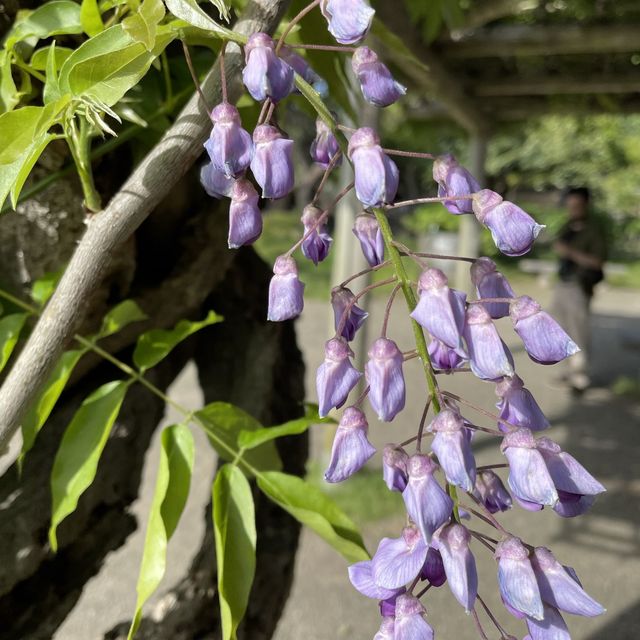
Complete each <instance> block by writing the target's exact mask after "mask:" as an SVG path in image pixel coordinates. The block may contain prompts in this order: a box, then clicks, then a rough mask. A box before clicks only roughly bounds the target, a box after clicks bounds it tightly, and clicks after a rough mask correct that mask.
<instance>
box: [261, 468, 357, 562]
mask: <svg viewBox="0 0 640 640" xmlns="http://www.w3.org/2000/svg"><path fill="white" fill-rule="evenodd" d="M258 486H259V487H260V489H261V491H263V492H264V493H265V494H266V495H267V496H268V497H269V498H270V499H271V500H273V501H274V502H275V503H276V504H278V505H280V506H281V507H282V508H283V509H284V510H285V511H287V512H289V513H290V514H291V515H292V516H293V517H294V518H295V519H296V520H298V522H300V523H302V524H303V525H305V526H307V527H309V528H310V529H313V531H315V532H316V533H317V534H318V535H319V536H320V537H321V538H323V539H324V540H326V541H327V542H328V543H329V544H330V545H331V546H332V547H333V548H334V549H336V551H338V552H339V553H341V554H342V555H343V556H344V557H345V558H346V559H347V560H348V561H349V562H358V561H360V560H368V559H369V554H368V553H367V550H366V548H365V546H364V542H363V541H362V536H361V535H360V532H359V531H358V528H357V527H356V525H355V524H354V523H353V522H352V520H351V519H350V518H349V517H348V516H347V515H346V514H345V513H344V512H343V511H342V509H340V507H338V505H337V504H336V503H335V502H333V500H331V498H329V497H328V496H326V495H325V494H324V493H322V491H320V489H318V488H317V487H314V486H313V485H310V484H309V483H308V482H306V481H305V480H303V479H302V478H298V477H297V476H292V475H288V474H286V473H281V472H279V471H265V472H263V473H262V474H261V475H260V476H258Z"/></svg>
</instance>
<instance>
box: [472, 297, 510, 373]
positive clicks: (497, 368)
mask: <svg viewBox="0 0 640 640" xmlns="http://www.w3.org/2000/svg"><path fill="white" fill-rule="evenodd" d="M464 338H465V342H466V343H467V350H468V352H469V364H470V365H471V370H472V371H473V373H474V374H475V375H476V376H478V378H481V379H482V380H500V379H501V378H502V377H503V376H512V375H514V373H515V371H514V368H513V357H512V356H511V352H510V351H509V349H508V347H507V345H506V344H505V343H504V342H503V341H502V339H501V338H500V335H499V334H498V330H497V329H496V327H495V326H494V324H493V320H492V319H491V316H490V315H489V312H488V311H487V310H486V309H485V308H484V307H483V305H480V304H471V305H469V308H468V309H467V315H466V319H465V325H464Z"/></svg>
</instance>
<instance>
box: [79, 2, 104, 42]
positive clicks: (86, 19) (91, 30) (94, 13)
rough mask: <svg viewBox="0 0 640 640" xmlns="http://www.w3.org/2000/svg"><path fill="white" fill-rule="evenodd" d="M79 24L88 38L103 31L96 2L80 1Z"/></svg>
mask: <svg viewBox="0 0 640 640" xmlns="http://www.w3.org/2000/svg"><path fill="white" fill-rule="evenodd" d="M80 24H81V25H82V29H83V30H84V32H85V33H86V34H87V35H88V36H95V35H96V34H98V33H100V32H101V31H104V23H103V22H102V16H101V15H100V9H99V8H98V0H82V5H81V6H80Z"/></svg>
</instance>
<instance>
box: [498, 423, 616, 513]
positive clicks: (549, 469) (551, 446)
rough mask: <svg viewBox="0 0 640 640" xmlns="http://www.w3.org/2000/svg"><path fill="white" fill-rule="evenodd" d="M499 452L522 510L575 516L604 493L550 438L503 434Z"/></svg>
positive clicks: (523, 432) (522, 430)
mask: <svg viewBox="0 0 640 640" xmlns="http://www.w3.org/2000/svg"><path fill="white" fill-rule="evenodd" d="M500 449H501V451H502V452H503V453H504V455H505V456H506V458H507V460H508V462H509V480H508V482H509V487H510V488H511V491H512V492H513V494H514V496H515V497H516V498H517V499H518V502H519V503H520V504H521V505H522V506H523V507H524V508H528V509H531V510H537V509H541V508H542V507H543V506H549V507H552V508H553V509H554V511H555V512H556V513H557V514H558V515H560V516H563V517H566V518H569V517H574V516H577V515H581V514H582V513H584V512H585V511H587V510H588V509H589V508H590V507H591V505H592V504H593V502H594V501H595V496H597V495H598V494H600V493H603V492H604V491H606V489H605V488H604V487H603V486H602V484H600V483H599V482H598V481H597V480H596V479H595V478H594V477H593V476H592V475H591V474H590V473H589V472H588V471H587V470H586V469H585V468H584V467H583V466H582V465H581V464H580V463H579V462H578V461H577V460H576V459H575V458H574V457H573V456H571V455H569V454H568V453H566V452H564V451H562V449H561V448H560V447H559V446H558V445H557V444H556V443H555V442H553V441H552V440H549V438H539V439H538V440H536V439H535V438H534V436H533V433H532V432H531V431H530V430H529V429H525V428H520V429H518V430H517V431H512V432H511V433H508V434H506V435H505V437H504V438H503V441H502V444H501V446H500Z"/></svg>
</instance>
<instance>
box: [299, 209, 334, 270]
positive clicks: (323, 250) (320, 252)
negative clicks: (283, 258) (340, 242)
mask: <svg viewBox="0 0 640 640" xmlns="http://www.w3.org/2000/svg"><path fill="white" fill-rule="evenodd" d="M323 215H324V214H323V212H322V210H321V209H318V207H314V206H313V205H312V204H308V205H307V206H306V207H305V208H304V210H303V212H302V218H300V221H301V222H302V224H303V226H304V240H303V241H302V253H303V254H304V257H305V258H307V259H309V260H311V262H313V264H315V265H317V264H318V262H322V261H323V260H324V259H325V258H326V257H327V256H328V255H329V249H330V248H331V243H332V242H333V239H332V238H331V236H330V235H329V234H328V232H327V225H326V218H327V217H326V215H324V221H322V220H321V219H322V218H323Z"/></svg>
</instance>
